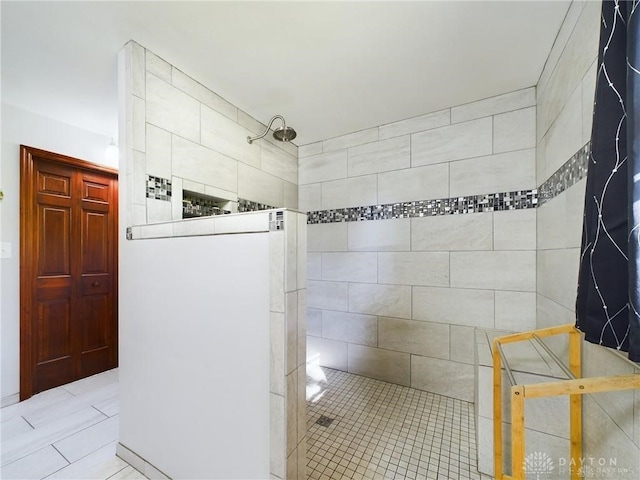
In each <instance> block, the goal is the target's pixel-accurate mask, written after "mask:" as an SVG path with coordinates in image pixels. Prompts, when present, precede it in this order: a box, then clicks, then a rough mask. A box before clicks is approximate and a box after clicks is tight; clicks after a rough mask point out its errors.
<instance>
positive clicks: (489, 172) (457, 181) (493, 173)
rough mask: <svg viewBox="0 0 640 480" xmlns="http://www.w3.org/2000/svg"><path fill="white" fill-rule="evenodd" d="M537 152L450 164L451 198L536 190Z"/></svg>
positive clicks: (526, 151)
mask: <svg viewBox="0 0 640 480" xmlns="http://www.w3.org/2000/svg"><path fill="white" fill-rule="evenodd" d="M535 162H536V151H535V149H533V148H532V149H529V150H518V151H516V152H508V153H498V154H496V155H489V156H486V157H480V158H472V159H468V160H460V161H457V162H451V164H450V165H451V170H450V175H451V186H450V190H449V191H450V195H451V196H452V197H458V196H463V195H478V194H484V193H495V192H509V191H513V190H523V189H527V188H534V187H535V182H536V172H535Z"/></svg>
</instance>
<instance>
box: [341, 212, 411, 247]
mask: <svg viewBox="0 0 640 480" xmlns="http://www.w3.org/2000/svg"><path fill="white" fill-rule="evenodd" d="M347 225H348V227H347V228H348V232H349V250H360V251H376V252H388V251H408V250H409V249H410V243H411V236H410V228H411V224H410V220H409V219H408V218H402V219H397V220H384V221H370V222H349V223H348V224H347Z"/></svg>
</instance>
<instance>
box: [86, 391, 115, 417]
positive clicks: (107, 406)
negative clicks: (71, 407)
mask: <svg viewBox="0 0 640 480" xmlns="http://www.w3.org/2000/svg"><path fill="white" fill-rule="evenodd" d="M93 407H94V408H96V409H97V410H100V411H101V412H102V413H104V414H105V415H106V416H107V417H113V416H114V415H117V414H118V413H120V398H119V397H118V395H115V396H113V397H111V398H107V399H106V400H103V401H101V402H97V403H94V404H93Z"/></svg>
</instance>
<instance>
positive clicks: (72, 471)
mask: <svg viewBox="0 0 640 480" xmlns="http://www.w3.org/2000/svg"><path fill="white" fill-rule="evenodd" d="M128 466H129V465H128V464H127V463H126V462H125V461H124V460H122V459H120V458H118V457H116V442H113V443H110V444H109V445H106V446H104V447H102V448H101V449H100V450H97V451H95V452H93V453H91V454H90V455H87V456H86V457H83V458H81V459H80V460H78V461H77V462H75V463H72V464H71V465H69V466H67V467H65V468H63V469H62V470H58V471H57V472H56V473H54V474H53V475H50V476H48V477H46V478H56V479H64V480H74V479H81V480H87V479H106V478H109V477H111V476H113V475H115V474H116V473H118V472H120V471H121V470H123V469H124V468H126V467H128Z"/></svg>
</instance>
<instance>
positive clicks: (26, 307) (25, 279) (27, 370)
mask: <svg viewBox="0 0 640 480" xmlns="http://www.w3.org/2000/svg"><path fill="white" fill-rule="evenodd" d="M34 157H37V158H42V159H45V160H47V161H50V162H54V163H58V164H62V165H65V166H71V167H75V168H78V169H81V170H86V171H91V172H98V173H101V174H105V175H109V176H113V177H114V179H115V180H117V179H118V170H116V169H113V168H109V167H105V166H102V165H96V164H93V163H90V162H87V161H84V160H80V159H77V158H73V157H69V156H66V155H62V154H59V153H53V152H48V151H46V150H41V149H38V148H34V147H28V146H25V145H20V401H22V400H26V399H27V398H29V397H31V396H32V395H33V368H34V365H35V360H34V358H33V355H34V353H33V345H32V340H33V331H32V323H33V322H32V313H33V312H32V311H31V308H32V305H33V288H34V285H33V273H34V268H35V265H34V263H33V252H34V251H35V245H34V242H33V228H34V224H33V222H32V221H31V219H33V214H34V211H33V202H32V201H31V199H32V198H33V194H34V187H35V176H34V165H35V160H34ZM117 193H118V188H117V182H116V187H115V189H114V195H115V205H116V209H115V215H116V222H117V215H118V213H117V212H118V208H117V201H118V195H117ZM113 254H114V256H115V258H116V259H117V258H118V257H117V255H118V234H117V232H115V234H114V251H113ZM114 275H115V279H114V289H115V292H116V293H117V291H118V262H117V261H114ZM116 298H117V297H116ZM114 308H116V312H117V300H116V303H115V305H114ZM116 335H117V333H116Z"/></svg>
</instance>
